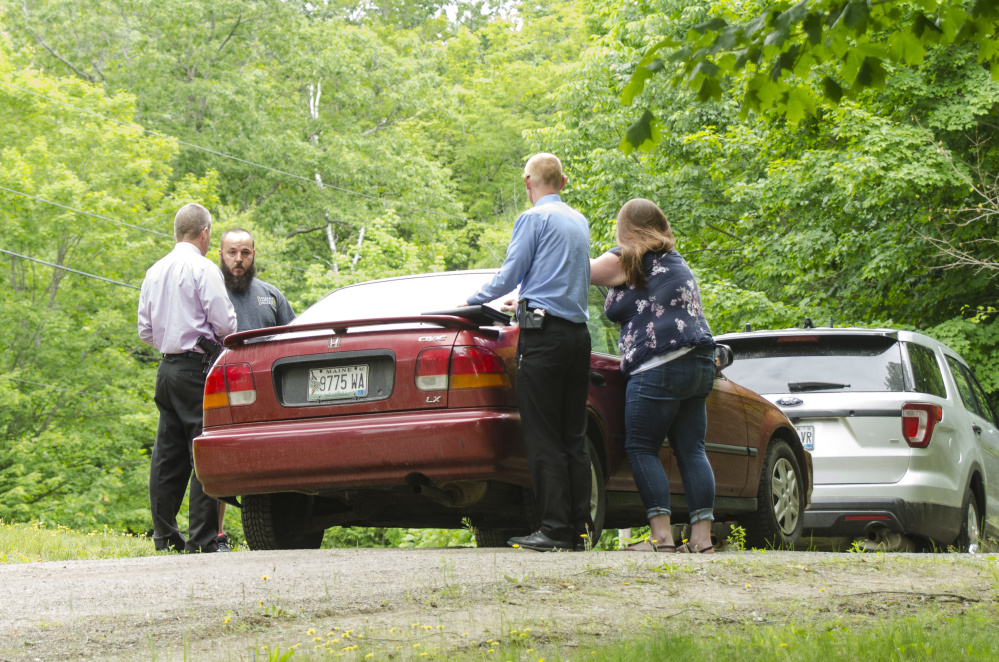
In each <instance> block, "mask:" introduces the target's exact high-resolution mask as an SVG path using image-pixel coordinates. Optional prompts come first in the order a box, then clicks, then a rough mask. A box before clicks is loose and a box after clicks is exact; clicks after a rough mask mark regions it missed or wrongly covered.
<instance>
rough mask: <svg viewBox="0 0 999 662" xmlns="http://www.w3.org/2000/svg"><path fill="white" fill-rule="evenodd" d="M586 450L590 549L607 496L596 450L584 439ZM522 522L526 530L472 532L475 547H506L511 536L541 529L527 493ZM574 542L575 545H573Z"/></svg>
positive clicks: (601, 522)
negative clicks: (588, 477)
mask: <svg viewBox="0 0 999 662" xmlns="http://www.w3.org/2000/svg"><path fill="white" fill-rule="evenodd" d="M586 445H587V450H588V451H589V454H590V517H591V518H592V519H593V526H594V531H592V532H591V536H592V537H591V542H590V545H589V546H590V547H594V546H596V544H597V542H598V541H599V540H600V533H601V532H602V531H603V527H604V518H605V517H606V515H607V493H606V490H605V486H604V469H603V463H602V462H601V461H600V456H599V455H598V454H597V449H596V446H594V444H593V442H592V441H590V440H589V439H587V441H586ZM523 495H524V501H523V508H524V519H525V521H526V522H527V526H526V527H524V529H523V530H521V529H492V528H487V527H476V528H475V546H476V547H483V548H485V547H506V546H507V541H508V540H509V539H510V538H512V537H514V536H525V535H528V534H530V533H533V532H534V531H537V530H538V527H540V526H541V512H540V511H539V510H538V504H537V501H535V499H534V493H533V492H531V490H528V489H525V490H524V491H523ZM573 542H575V541H573Z"/></svg>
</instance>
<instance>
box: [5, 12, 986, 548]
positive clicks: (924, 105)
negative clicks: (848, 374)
mask: <svg viewBox="0 0 999 662" xmlns="http://www.w3.org/2000/svg"><path fill="white" fill-rule="evenodd" d="M319 4H321V7H319V6H318V5H319ZM861 5H863V7H861ZM930 5H932V6H930ZM489 6H490V5H486V4H484V3H482V2H480V1H478V0H466V1H465V2H459V3H450V4H447V5H445V4H443V3H435V2H426V1H425V0H391V1H388V2H385V3H381V4H378V3H363V4H357V3H354V2H349V1H347V0H339V1H335V2H329V3H312V4H308V3H302V2H297V1H292V0H289V1H282V0H252V1H249V2H243V1H236V0H215V1H213V2H209V1H208V0H162V1H161V2H155V3H154V2H151V1H150V0H133V1H130V2H122V1H121V0H72V1H71V0H0V109H2V110H3V112H4V115H5V121H4V122H2V123H0V249H2V250H4V251H8V252H9V253H2V254H0V259H2V264H3V270H2V274H3V275H2V278H3V285H4V286H3V287H2V288H0V518H3V519H6V520H12V521H28V520H33V519H34V520H46V521H49V522H51V523H53V524H60V525H69V526H74V527H80V528H90V527H93V526H95V525H101V524H108V525H110V526H114V527H127V528H130V529H132V530H133V531H142V530H145V529H147V528H148V526H149V523H148V518H149V515H148V509H147V503H146V480H147V477H148V453H149V449H150V446H151V443H152V439H153V435H154V431H155V424H156V410H155V406H154V405H153V403H152V388H153V375H154V373H155V369H156V363H157V357H156V356H155V355H154V353H153V352H152V351H151V350H150V349H149V348H147V347H145V346H143V345H142V344H141V343H140V342H139V341H138V338H137V337H136V334H135V306H136V302H137V291H136V290H135V289H133V288H134V287H136V286H138V285H139V283H141V280H142V277H143V273H144V271H145V269H147V268H148V267H149V266H150V265H151V264H152V263H153V262H155V261H156V260H157V259H158V258H159V257H161V256H162V255H163V254H165V253H166V252H167V251H168V250H169V249H170V246H171V244H172V241H173V240H172V238H171V237H170V236H169V235H170V234H171V231H172V218H173V213H174V211H175V210H176V209H177V207H179V206H180V205H181V204H183V203H184V202H186V201H189V200H197V201H199V202H201V203H203V204H205V205H207V206H208V207H209V208H211V209H212V211H213V213H214V214H215V216H216V221H217V223H216V232H215V237H216V238H217V237H218V234H219V232H220V231H221V230H224V229H225V228H227V227H234V226H242V227H247V228H249V229H251V230H252V231H254V232H255V234H256V235H257V248H258V260H259V262H260V264H259V266H260V268H261V269H262V271H261V276H262V277H263V278H264V279H266V280H268V281H270V282H272V283H274V284H275V285H277V286H278V287H280V288H281V289H282V290H283V291H284V292H285V293H286V294H287V295H288V297H289V299H290V300H291V301H292V303H293V305H294V306H295V307H296V309H297V310H301V309H303V308H304V307H305V306H307V305H308V304H310V303H312V302H313V301H315V300H316V299H318V298H319V297H320V296H322V295H323V294H325V293H326V292H328V291H329V290H330V289H332V288H334V287H337V286H339V285H343V284H347V283H350V282H356V281H358V280H363V279H370V278H377V277H383V276H391V275H397V274H404V273H412V272H418V271H426V270H440V269H458V268H467V267H479V266H494V265H497V264H499V262H500V261H501V260H502V257H503V254H504V250H505V246H506V242H507V239H508V237H509V231H510V227H511V225H512V222H513V220H514V218H515V217H516V216H517V214H518V213H519V212H520V211H522V210H523V209H524V208H525V207H526V206H527V200H526V197H525V195H524V191H523V185H522V183H521V181H520V171H521V168H522V165H523V159H524V157H525V156H526V155H527V154H529V153H530V152H532V151H535V150H538V149H545V150H549V151H553V152H556V153H557V154H559V155H560V156H562V157H563V159H564V162H565V164H566V167H567V172H568V174H569V185H568V187H567V189H566V198H567V199H568V200H569V202H570V203H572V204H574V205H576V206H578V207H579V208H581V209H582V210H583V211H584V212H585V213H586V214H587V216H588V217H589V219H590V221H591V229H592V238H593V253H594V255H596V254H598V253H599V252H600V251H602V250H604V249H606V248H608V247H610V246H612V245H614V243H615V240H614V218H615V215H616V212H617V209H618V208H619V207H620V205H621V204H622V203H623V202H624V201H626V200H627V199H628V198H631V197H634V196H643V197H648V198H651V199H653V200H655V201H656V202H658V203H659V204H660V205H661V206H662V207H663V208H664V209H665V210H666V212H667V214H668V216H669V218H670V219H671V221H672V223H673V225H674V229H675V231H676V233H677V236H678V240H679V248H680V250H681V252H682V253H683V254H684V255H685V256H686V257H687V258H688V260H689V261H690V262H691V264H692V265H693V266H694V268H695V270H696V272H697V273H698V277H699V281H700V285H701V289H702V293H703V296H704V299H705V304H706V310H707V314H708V318H709V321H710V322H711V324H712V328H713V329H714V330H715V332H725V331H734V330H738V329H741V328H742V327H743V325H744V324H746V323H750V324H752V325H753V326H754V327H757V328H759V327H767V326H787V325H798V324H800V323H801V322H802V320H803V319H804V317H806V316H809V317H811V318H812V319H813V320H815V321H816V322H817V323H822V324H825V323H828V322H829V320H830V319H832V320H834V321H835V324H836V325H837V326H841V325H847V324H856V325H865V326H869V325H891V326H896V327H909V328H916V329H920V330H924V331H927V332H929V333H930V334H931V335H935V336H937V337H939V338H940V339H941V340H944V341H945V342H947V343H948V344H950V345H951V346H952V347H954V348H955V349H956V350H958V351H959V352H961V353H962V354H963V355H964V356H965V357H966V358H967V359H968V360H969V361H971V362H972V365H973V367H974V368H975V370H976V372H977V373H978V376H979V378H980V379H981V380H982V381H983V384H984V386H985V388H986V389H987V390H989V391H997V390H999V352H996V351H995V349H994V348H995V346H996V340H997V339H999V324H997V319H996V316H995V314H994V309H995V307H996V300H997V296H999V290H997V286H996V282H995V279H994V277H993V276H994V274H996V273H997V272H999V243H997V239H996V237H997V231H996V218H997V213H999V188H997V185H996V181H997V174H999V152H997V150H996V145H995V141H996V138H997V135H996V134H997V132H999V127H997V126H996V125H995V123H994V122H993V120H992V117H993V115H994V113H995V110H996V108H997V104H999V84H997V83H996V82H995V81H994V80H993V78H992V76H991V71H990V70H989V69H988V68H986V67H983V65H982V63H983V62H989V63H990V62H992V61H993V60H994V59H995V57H996V52H997V49H996V40H995V38H994V36H990V35H992V34H993V33H991V32H989V30H994V24H995V16H994V10H993V9H991V7H992V3H989V2H985V1H984V0H982V2H979V3H977V4H975V3H961V2H953V1H951V0H948V2H946V3H945V2H937V1H936V0H934V1H933V2H923V3H915V4H912V3H900V2H888V3H873V4H865V3H863V2H859V3H858V2H850V3H845V4H844V3H839V4H836V3H832V2H827V1H825V0H821V1H820V0H816V2H813V3H808V2H802V3H799V4H797V5H793V6H792V5H789V4H787V3H783V4H781V3H777V4H772V5H771V4H767V3H765V2H759V1H754V2H746V3H743V2H732V1H731V0H718V1H717V2H709V1H707V0H642V1H640V2H626V3H620V2H611V1H610V0H579V1H578V2H569V1H568V0H553V1H551V2H544V3H541V2H538V3H520V4H517V5H513V4H505V5H501V6H502V7H505V8H506V9H505V10H507V11H510V12H511V13H508V14H503V13H501V12H500V11H499V10H497V9H495V8H494V9H492V10H488V7H489ZM483 8H486V9H487V11H485V13H483ZM448 11H450V12H451V13H452V15H453V16H454V18H453V20H450V19H448V17H447V12H448ZM835 11H838V12H839V14H838V15H840V16H842V17H843V18H842V21H839V22H837V21H835V20H831V19H830V20H826V19H828V18H829V17H830V16H832V13H833V12H835ZM817 12H825V13H824V14H822V16H820V18H821V19H822V21H824V22H822V23H821V25H822V26H824V27H822V29H821V36H822V38H821V39H819V41H818V42H817V43H815V42H814V40H812V39H811V35H812V34H813V32H814V30H813V28H814V26H813V23H814V21H815V18H814V16H813V14H815V13H817ZM858 12H859V13H858ZM886 12H887V13H886ZM891 12H896V13H899V12H900V13H901V14H900V15H902V16H903V18H904V19H905V20H902V21H901V22H895V23H892V22H891V21H887V20H885V19H883V17H882V14H884V15H885V16H892V15H893V14H892V13H891ZM990 12H992V13H990ZM746 16H756V17H763V18H757V19H754V20H756V21H757V22H758V23H759V24H760V26H759V29H753V30H750V29H748V28H747V27H745V26H746V23H745V19H744V17H746ZM858 17H859V18H858ZM920 17H922V18H920ZM861 18H863V19H864V20H860V19H861ZM720 21H724V23H722V22H720ZM926 21H930V22H931V23H933V24H934V26H935V27H928V25H927V24H926V23H925V22H926ZM955 21H964V22H965V23H967V24H968V25H972V24H973V25H972V27H974V28H975V30H977V32H975V33H974V34H971V33H970V32H969V31H968V30H970V29H971V28H968V29H967V30H965V31H964V32H962V31H961V29H960V28H959V27H954V26H956V25H958V23H955ZM952 23H953V25H952ZM752 25H755V24H754V23H752V21H750V27H752ZM920 25H921V26H922V32H920V31H919V28H918V26H920ZM733 26H735V27H733ZM739 26H742V27H739ZM899 26H901V27H899ZM990 26H991V27H990ZM740 30H741V32H740ZM938 31H939V33H940V35H943V36H940V35H938ZM771 34H775V36H773V37H772V38H771V43H763V44H762V46H761V45H760V44H757V43H756V41H759V40H760V39H763V40H764V42H765V41H766V40H767V39H768V38H769V35H771ZM934 35H937V36H934ZM754 40H756V41H754ZM914 40H915V41H914ZM840 42H843V43H845V44H846V50H845V51H844V50H843V44H841V43H840ZM916 42H918V44H917V43H916ZM900 44H901V45H900ZM754 48H759V49H760V52H759V53H756V52H755V51H754V50H753V49H754ZM917 51H918V53H917ZM673 52H675V53H677V54H676V55H675V56H674V57H673V58H670V57H667V55H668V54H669V53H673ZM789 53H793V55H794V58H792V57H791V55H789ZM750 55H752V57H749V56H750ZM917 55H918V57H917ZM730 56H731V57H730ZM743 56H744V57H743ZM861 56H863V58H861ZM740 57H742V61H741V62H740ZM705 58H707V59H705ZM872 58H874V59H877V62H875V61H874V59H872ZM792 59H794V61H793V62H791V60H792ZM704 62H711V63H713V64H714V65H716V68H715V69H712V68H711V67H710V66H708V65H706V64H704ZM864 62H867V65H865V64H864ZM785 64H792V65H793V66H784V65H785ZM865 66H867V67H868V68H869V69H870V71H871V72H874V73H872V74H871V77H870V78H868V77H867V76H868V74H864V73H863V69H864V67H865ZM868 73H870V72H868ZM656 74H658V75H656ZM874 74H877V75H874ZM760 76H764V78H765V79H766V80H765V81H764V80H761V79H760ZM830 80H831V81H833V82H835V83H836V85H838V86H839V87H840V88H841V89H842V90H844V91H843V93H842V94H835V89H834V88H833V87H832V86H830V84H829V81H830ZM691 84H693V86H691ZM764 92H765V94H764ZM754 95H755V96H754ZM622 98H624V99H625V100H626V101H628V102H629V103H630V104H631V105H622V103H621V102H622ZM639 117H640V119H639V121H638V122H637V123H636V121H635V120H636V118H639ZM639 147H640V148H641V149H635V148H639ZM10 253H15V254H17V255H23V256H27V257H29V258H34V259H35V260H41V261H44V262H45V263H49V264H43V263H40V262H34V261H30V260H28V259H25V258H22V257H18V256H17V255H12V254H10ZM50 265H58V266H62V267H66V268H70V269H75V270H78V271H81V272H85V273H87V274H93V275H97V276H101V277H103V278H105V279H108V280H109V281H113V282H106V281H101V280H96V279H93V278H90V277H87V276H83V275H80V274H75V273H72V272H69V271H65V270H60V269H56V268H53V267H52V266H50ZM420 535H422V534H415V533H405V532H370V531H365V532H353V533H351V532H341V531H337V532H331V533H330V534H329V535H328V538H329V541H330V542H331V543H332V544H341V545H344V544H345V545H352V544H365V545H367V544H373V545H386V544H390V545H399V544H421V543H419V542H418V541H417V542H414V540H417V538H418V537H419V536H420ZM436 535H438V534H433V536H436ZM462 535H464V536H465V537H466V538H467V535H468V534H467V533H463V534H462ZM406 536H410V537H409V538H406ZM414 536H416V538H414ZM433 536H431V538H433ZM463 540H464V539H463Z"/></svg>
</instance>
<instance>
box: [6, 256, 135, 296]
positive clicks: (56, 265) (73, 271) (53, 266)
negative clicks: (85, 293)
mask: <svg viewBox="0 0 999 662" xmlns="http://www.w3.org/2000/svg"><path fill="white" fill-rule="evenodd" d="M0 253H6V254H7V255H13V256H14V257H19V258H22V259H25V260H31V261H32V262H38V263H39V264H44V265H45V266H48V267H52V268H53V269H62V270H63V271H69V272H71V273H74V274H79V275H81V276H86V277H87V278H96V279H97V280H103V281H104V282H105V283H113V284H114V285H121V286H122V287H129V288H131V289H133V290H137V289H139V288H138V287H136V286H135V285H129V284H128V283H122V282H121V281H117V280H111V279H110V278H105V277H104V276H95V275H94V274H88V273H87V272H85V271H77V270H76V269H70V268H69V267H64V266H62V265H59V264H52V263H51V262H46V261H45V260H39V259H38V258H34V257H28V256H27V255H21V254H20V253H15V252H14V251H7V250H4V249H2V248H0Z"/></svg>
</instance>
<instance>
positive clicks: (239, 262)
mask: <svg viewBox="0 0 999 662" xmlns="http://www.w3.org/2000/svg"><path fill="white" fill-rule="evenodd" d="M219 247H220V248H219V256H220V257H221V260H220V263H219V266H220V267H221V268H222V278H223V279H224V280H225V289H226V293H228V295H229V301H231V302H232V307H233V308H235V309H236V324H237V326H238V328H237V331H252V330H254V329H262V328H264V327H268V326H284V325H285V324H288V323H289V322H291V321H292V320H293V319H295V311H293V310H292V309H291V305H289V304H288V300H287V299H285V297H284V295H283V294H281V291H280V290H279V289H278V288H276V287H274V286H273V285H271V284H270V283H265V282H264V281H262V280H260V279H259V278H257V265H256V255H257V251H256V249H255V248H254V242H253V235H251V234H250V233H249V232H248V231H247V230H244V229H243V228H233V229H231V230H226V231H225V232H223V233H222V239H221V241H220V242H219ZM224 522H225V502H222V501H220V502H219V529H218V530H219V534H218V551H220V552H227V551H229V548H230V542H229V536H227V535H226V534H225V530H224V526H223V525H224Z"/></svg>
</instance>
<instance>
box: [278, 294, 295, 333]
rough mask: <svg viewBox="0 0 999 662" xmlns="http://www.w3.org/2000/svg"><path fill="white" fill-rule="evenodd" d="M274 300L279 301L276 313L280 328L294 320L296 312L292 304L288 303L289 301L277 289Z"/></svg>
mask: <svg viewBox="0 0 999 662" xmlns="http://www.w3.org/2000/svg"><path fill="white" fill-rule="evenodd" d="M274 299H275V300H276V301H277V306H276V308H277V310H276V311H275V312H276V313H277V323H278V326H284V325H285V324H288V323H290V322H291V321H292V320H294V319H295V311H294V310H292V308H291V304H290V303H288V300H287V299H285V298H284V295H283V294H281V292H279V291H278V290H277V289H275V290H274Z"/></svg>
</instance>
